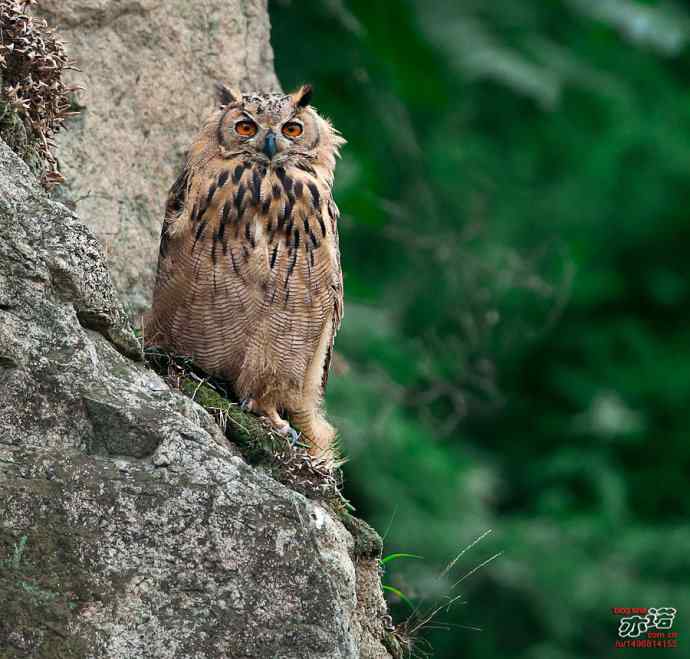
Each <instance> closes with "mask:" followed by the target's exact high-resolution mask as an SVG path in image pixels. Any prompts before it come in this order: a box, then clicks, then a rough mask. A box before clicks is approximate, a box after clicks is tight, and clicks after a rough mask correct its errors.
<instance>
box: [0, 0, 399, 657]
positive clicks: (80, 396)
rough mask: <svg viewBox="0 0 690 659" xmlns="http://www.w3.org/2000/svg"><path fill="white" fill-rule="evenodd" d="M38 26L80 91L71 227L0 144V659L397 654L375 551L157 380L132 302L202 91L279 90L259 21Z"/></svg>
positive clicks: (247, 13)
mask: <svg viewBox="0 0 690 659" xmlns="http://www.w3.org/2000/svg"><path fill="white" fill-rule="evenodd" d="M40 8H41V11H42V12H43V13H44V14H45V15H47V16H48V18H50V19H51V21H52V22H54V23H56V24H57V25H58V27H60V28H61V31H62V32H63V33H64V35H65V36H66V37H67V39H69V40H70V41H71V42H72V43H71V53H70V54H71V55H72V56H73V57H74V58H75V59H77V63H78V66H79V68H80V69H82V71H83V73H82V74H77V73H75V74H74V75H75V76H79V75H81V78H79V77H78V78H77V80H76V81H77V82H78V83H79V84H81V85H82V86H83V87H84V88H85V89H84V91H83V92H82V95H81V96H80V98H79V100H78V101H77V104H80V105H81V106H82V115H81V117H80V118H79V119H78V120H76V123H75V124H74V125H72V127H71V130H70V131H68V132H67V133H66V134H65V136H64V137H63V139H62V140H61V145H60V147H61V148H60V150H59V151H58V154H59V157H60V160H61V162H62V164H63V170H64V172H65V174H66V176H67V178H68V181H69V188H68V189H67V190H66V192H65V191H63V198H64V199H65V200H66V201H67V203H68V204H69V208H68V207H67V206H65V205H63V204H61V203H58V202H56V201H55V200H54V199H52V198H49V197H48V196H47V195H46V193H45V192H44V191H43V190H42V189H41V188H40V186H39V185H38V184H37V181H36V180H35V178H34V176H33V174H32V173H31V172H30V171H29V169H28V168H27V167H26V165H25V164H24V163H23V162H22V161H21V160H20V159H19V158H18V157H17V156H16V155H15V153H13V152H12V151H11V150H10V149H9V148H8V147H7V145H6V144H5V143H4V142H3V141H2V140H0V658H1V659H10V658H12V659H14V658H15V657H16V658H19V657H45V658H46V659H56V658H60V657H65V658H66V657H75V658H76V657H79V658H82V657H83V658H87V657H88V658H94V659H96V658H101V657H109V658H112V659H125V658H135V659H136V658H138V657H146V658H151V659H176V658H180V659H181V658H183V657H184V658H185V659H186V658H199V659H202V658H204V659H206V658H208V659H215V658H218V659H220V658H225V657H233V658H235V657H237V658H239V657H247V658H248V657H252V658H254V657H256V658H264V657H281V658H292V657H295V658H298V657H300V658H301V657H305V658H307V657H309V658H312V659H317V658H321V657H323V658H326V657H329V658H336V657H338V658H339V657H353V658H354V657H362V658H364V659H369V658H379V657H389V656H391V655H390V652H389V650H388V649H386V648H394V647H395V641H394V640H393V638H392V635H391V633H390V631H389V630H388V627H390V619H389V618H388V617H387V614H386V607H385V603H384V601H383V597H382V593H381V587H380V578H379V568H378V565H379V564H378V558H379V556H380V551H381V543H380V539H379V538H378V536H376V534H375V533H374V532H373V531H371V529H369V528H368V527H366V525H365V524H363V523H362V522H359V521H358V520H356V519H355V518H353V517H351V516H350V515H349V513H348V512H347V510H346V507H344V506H343V505H341V503H339V502H338V500H337V497H336V496H334V491H333V484H332V483H330V484H329V483H326V484H325V485H324V484H323V483H320V482H319V478H318V474H316V475H314V474H310V477H311V480H310V479H309V478H307V479H305V478H302V477H301V476H300V474H301V472H300V469H302V471H303V467H299V465H298V467H295V464H294V461H293V462H292V463H291V460H292V458H291V457H290V456H292V455H293V453H294V449H291V448H289V447H287V446H286V445H285V444H284V440H282V439H280V440H277V438H275V437H271V436H270V435H269V434H267V433H266V431H265V430H264V429H263V428H262V426H261V424H260V423H259V422H258V421H257V420H256V419H255V418H254V417H251V416H248V415H244V413H242V412H241V411H240V410H238V409H237V407H236V406H233V405H232V404H229V403H227V401H225V402H223V405H225V406H226V407H225V408H224V410H225V411H224V416H222V415H221V416H222V419H219V416H218V413H217V412H218V406H217V401H216V402H214V403H213V405H210V406H208V405H207V406H208V407H209V408H214V410H215V411H214V414H215V415H216V416H215V418H214V417H212V416H211V415H210V414H209V412H208V411H206V410H205V409H204V408H203V407H201V406H200V405H198V404H197V403H196V402H194V401H193V400H192V398H194V399H195V400H199V398H200V394H201V393H203V392H204V388H203V386H200V385H196V384H195V385H194V387H193V388H192V389H193V390H192V391H190V389H189V387H185V386H182V387H181V388H182V389H183V390H186V391H187V394H189V395H184V394H183V393H182V392H181V391H179V390H177V389H175V388H174V387H173V388H171V387H170V386H169V382H170V378H169V377H168V378H165V379H164V378H162V377H160V376H159V375H158V374H157V373H156V372H154V371H153V370H151V368H149V366H148V365H147V364H146V363H145V362H144V361H143V358H142V357H143V356H142V354H141V348H140V344H139V341H138V340H137V338H136V337H135V335H134V333H133V331H132V329H131V326H130V324H129V316H128V313H127V311H126V309H125V306H124V305H123V303H122V302H121V299H123V295H124V298H125V300H126V304H127V305H128V307H129V309H130V310H131V309H132V308H135V309H139V308H142V307H144V306H145V304H146V301H147V299H148V294H149V284H150V281H151V276H150V275H151V273H152V272H153V268H154V264H155V253H156V245H157V240H158V238H157V236H158V231H159V226H160V219H159V216H160V208H161V207H162V199H163V197H164V195H165V190H166V188H167V186H168V184H169V182H170V180H172V179H173V170H174V167H175V165H176V163H177V160H178V158H179V157H180V155H181V152H182V150H183V149H184V146H185V145H186V144H187V142H188V140H189V139H190V137H191V134H192V133H193V131H194V128H195V127H196V125H197V123H198V117H199V114H200V113H202V112H203V111H204V109H205V108H206V106H207V103H208V100H209V99H210V89H211V83H212V81H213V80H214V79H216V78H224V79H226V80H229V81H230V82H231V83H234V84H237V83H238V82H240V81H243V82H244V86H245V87H246V88H250V87H253V88H262V89H266V88H275V87H276V86H277V82H276V80H275V76H274V74H273V71H272V65H271V50H270V45H269V43H268V18H267V12H266V5H265V2H263V1H261V0H227V1H225V2H221V1H220V0H204V2H199V3H187V2H182V1H181V0H180V1H176V0H171V1H170V2H161V1H160V0H157V1H154V0H133V1H131V2H130V1H129V0H128V1H127V2H115V1H114V0H60V1H58V0H55V1H54V2H53V1H52V0H44V1H43V2H42V3H41V5H40ZM75 208H76V209H78V211H79V214H80V218H77V216H76V215H75V213H74V210H75ZM81 221H83V222H85V224H87V225H88V226H89V227H91V228H92V229H94V231H95V232H96V234H97V237H94V235H93V234H92V233H91V231H90V229H89V228H87V227H86V226H84V225H83V224H81ZM97 238H100V241H99V240H98V239H97ZM103 248H105V251H106V252H107V255H105V256H104V249H103ZM111 271H112V272H113V279H114V280H115V282H116V284H117V285H119V288H120V291H119V292H118V291H116V286H114V285H113V281H112V280H111V274H110V273H111ZM180 383H181V384H182V385H184V384H185V383H184V382H182V381H180ZM211 393H213V392H211ZM190 396H191V397H190ZM218 420H221V421H223V423H222V424H221V425H223V426H224V427H223V429H221V427H220V426H219V424H218V423H217V421H218ZM276 441H277V442H278V444H276ZM280 442H283V444H280ZM249 449H251V450H249ZM276 451H277V456H278V457H277V458H276V453H275V452H276ZM295 455H297V458H299V455H298V454H295ZM334 503H335V505H334Z"/></svg>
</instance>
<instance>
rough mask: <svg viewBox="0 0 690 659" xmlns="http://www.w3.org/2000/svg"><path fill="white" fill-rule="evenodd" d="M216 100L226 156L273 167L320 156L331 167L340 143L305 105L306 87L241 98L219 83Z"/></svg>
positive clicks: (308, 98) (308, 89) (219, 135)
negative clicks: (263, 163)
mask: <svg viewBox="0 0 690 659" xmlns="http://www.w3.org/2000/svg"><path fill="white" fill-rule="evenodd" d="M216 97H217V102H218V106H219V109H218V111H217V112H216V113H215V115H214V120H215V121H216V122H217V123H216V131H217V132H216V136H217V140H218V144H219V146H220V147H221V148H222V149H223V151H224V152H225V153H227V154H228V155H229V156H237V155H242V156H244V157H246V158H248V159H250V160H253V161H262V162H265V163H267V164H268V163H270V164H272V165H284V164H289V163H290V162H291V161H292V162H299V161H300V160H309V161H312V162H313V161H315V160H320V159H321V160H323V159H324V158H325V159H326V160H328V161H332V163H333V165H334V164H335V161H334V159H335V156H336V155H337V154H338V148H339V147H340V146H341V145H342V144H343V143H344V142H345V140H343V138H342V137H340V135H339V134H338V132H337V131H336V130H335V129H334V128H333V127H332V126H331V124H330V123H329V122H328V121H327V120H326V119H324V118H323V117H321V116H319V114H318V113H317V112H316V110H315V109H314V108H313V107H311V105H310V104H309V103H310V101H311V97H312V87H311V85H303V86H302V87H300V88H299V89H298V90H297V91H295V92H293V93H292V94H241V93H239V92H237V91H235V90H233V89H231V88H229V87H227V86H225V85H223V84H220V83H219V84H218V85H216Z"/></svg>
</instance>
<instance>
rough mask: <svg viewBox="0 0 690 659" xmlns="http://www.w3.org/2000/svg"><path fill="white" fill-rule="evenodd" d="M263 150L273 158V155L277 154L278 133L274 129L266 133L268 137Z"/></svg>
mask: <svg viewBox="0 0 690 659" xmlns="http://www.w3.org/2000/svg"><path fill="white" fill-rule="evenodd" d="M262 150H263V152H264V153H265V154H266V155H267V156H268V157H269V158H273V156H274V155H275V154H276V151H277V150H278V146H277V144H276V134H275V133H274V132H273V131H272V130H269V131H268V133H266V138H265V139H264V148H263V149H262Z"/></svg>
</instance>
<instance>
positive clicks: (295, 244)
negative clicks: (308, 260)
mask: <svg viewBox="0 0 690 659" xmlns="http://www.w3.org/2000/svg"><path fill="white" fill-rule="evenodd" d="M293 236H294V237H293V239H292V247H293V249H298V248H299V229H295V233H294V234H293Z"/></svg>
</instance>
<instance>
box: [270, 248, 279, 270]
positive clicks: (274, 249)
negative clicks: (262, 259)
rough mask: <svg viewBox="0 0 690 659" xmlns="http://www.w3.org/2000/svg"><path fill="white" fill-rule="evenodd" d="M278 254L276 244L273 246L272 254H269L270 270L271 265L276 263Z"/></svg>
mask: <svg viewBox="0 0 690 659" xmlns="http://www.w3.org/2000/svg"><path fill="white" fill-rule="evenodd" d="M277 256H278V245H276V246H275V247H274V248H273V254H271V270H273V266H274V265H275V264H276V257H277Z"/></svg>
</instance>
